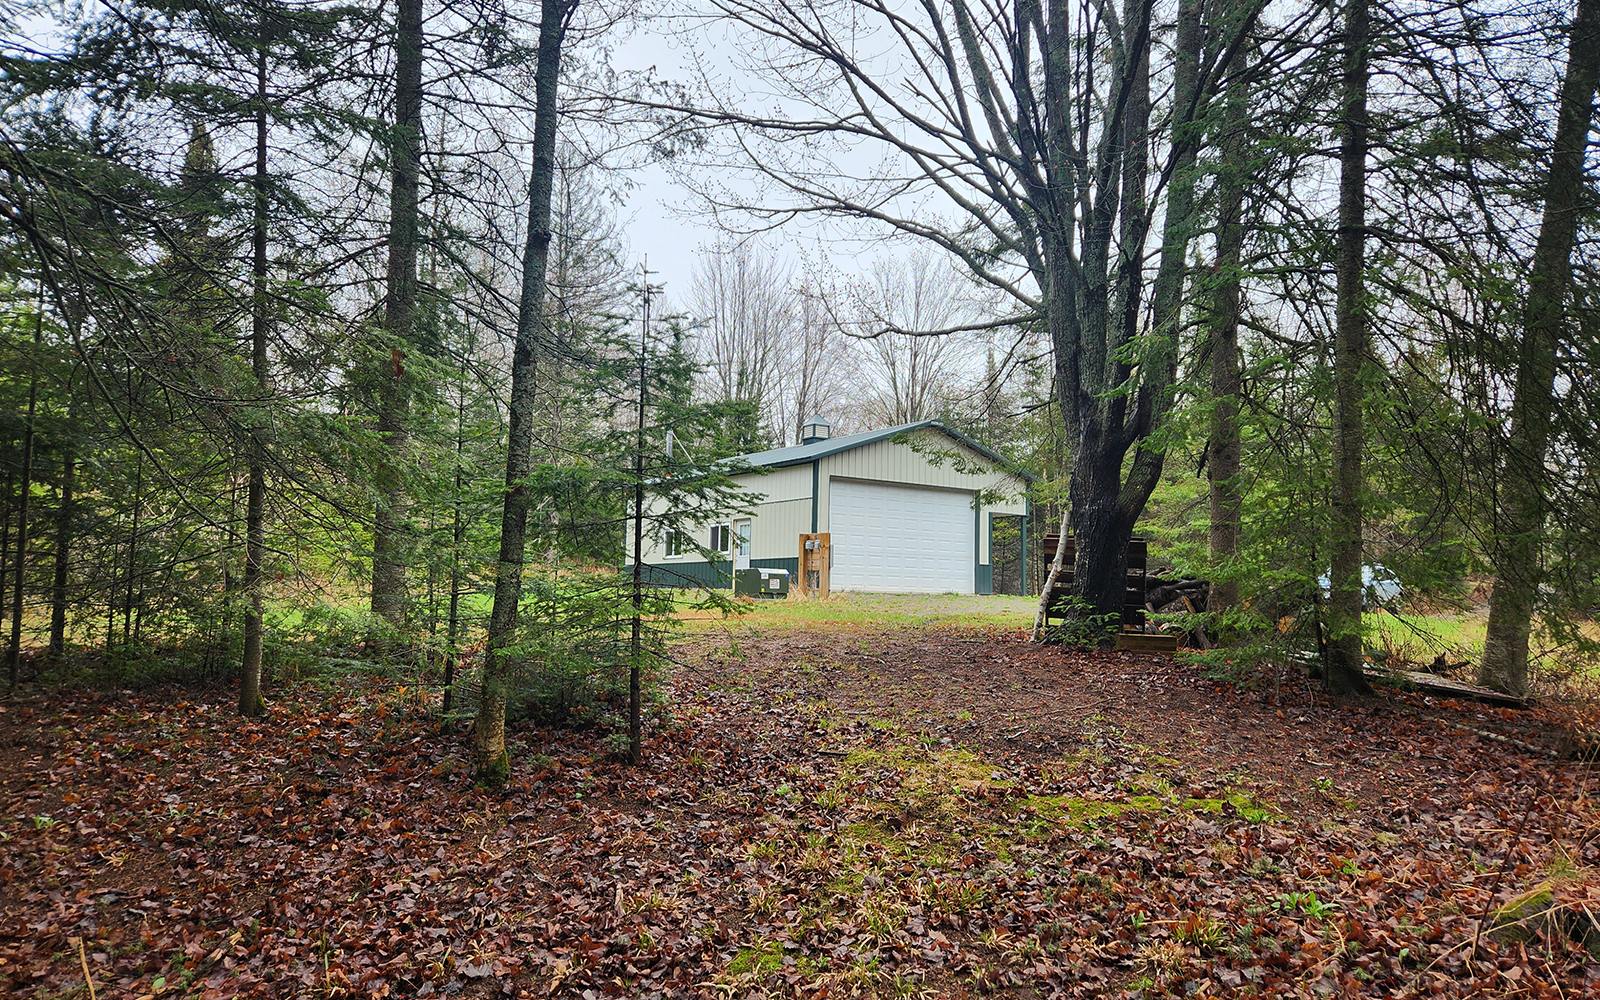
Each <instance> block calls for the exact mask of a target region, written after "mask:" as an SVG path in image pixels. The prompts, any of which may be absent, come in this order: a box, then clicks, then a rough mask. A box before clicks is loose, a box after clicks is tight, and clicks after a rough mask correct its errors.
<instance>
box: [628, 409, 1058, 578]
mask: <svg viewBox="0 0 1600 1000" xmlns="http://www.w3.org/2000/svg"><path fill="white" fill-rule="evenodd" d="M807 430H808V435H807V437H806V440H805V443H803V444H799V445H795V446H793V447H789V448H778V449H775V450H773V451H764V452H760V453H758V454H754V455H746V456H744V459H743V460H744V461H745V462H748V463H749V464H750V465H753V466H756V467H758V468H763V469H766V470H769V471H768V472H767V473H766V474H765V475H761V474H754V473H752V474H750V475H746V476H740V477H738V479H739V482H740V484H741V485H743V486H746V487H747V488H749V489H750V490H752V491H754V492H756V493H758V494H762V495H764V499H763V500H762V501H761V502H760V503H759V504H758V505H756V507H755V508H754V510H753V511H751V512H750V513H748V514H743V513H731V514H730V515H729V516H728V517H727V518H726V519H723V520H719V521H715V522H712V523H708V524H702V525H697V526H695V527H694V528H693V529H692V530H693V531H694V532H695V533H696V535H697V537H696V538H695V541H696V542H697V543H698V544H699V545H702V546H706V547H707V548H710V549H711V550H713V552H715V553H726V556H725V558H724V559H721V560H718V559H713V560H710V561H708V560H707V559H705V558H704V557H703V555H702V554H701V553H698V552H696V551H694V550H693V548H692V547H689V546H685V545H683V544H682V542H681V541H679V542H678V543H677V544H673V543H672V542H673V540H671V539H654V540H649V539H647V541H646V543H645V558H644V563H645V567H646V569H647V570H649V571H650V577H651V579H652V581H653V582H655V583H665V584H671V583H682V584H701V585H706V586H721V587H725V586H728V583H729V580H730V579H731V575H730V572H731V571H733V570H739V569H748V568H766V569H786V570H788V571H789V572H790V573H791V574H794V573H795V572H796V571H797V569H798V565H799V553H798V549H799V545H800V536H801V535H802V534H806V533H817V532H826V533H828V534H829V536H830V545H831V550H832V566H831V589H833V590H862V591H877V592H882V593H946V592H953V593H958V594H972V593H978V594H988V593H992V592H993V590H994V579H995V574H994V563H993V558H994V555H995V553H996V552H997V551H999V549H997V548H996V547H995V546H994V545H993V544H992V542H993V539H994V537H995V534H996V527H997V525H1006V526H1010V527H1009V531H1010V535H1009V537H1010V538H1013V539H1015V538H1016V535H1017V530H1018V528H1020V527H1021V526H1022V525H1024V524H1025V522H1026V518H1025V516H1024V515H1025V514H1026V513H1027V500H1026V498H1025V496H1024V490H1025V487H1026V485H1027V483H1026V480H1027V479H1028V478H1029V477H1028V476H1027V474H1026V473H1022V472H1017V471H1014V470H1010V469H1008V468H1007V467H1006V465H1005V463H1004V462H1003V461H1002V460H1001V458H1000V457H999V456H998V455H996V454H995V453H994V452H992V451H990V450H989V449H987V448H985V447H983V446H982V445H980V444H978V443H977V442H975V441H973V440H972V439H971V438H968V437H967V436H965V435H963V434H961V433H959V432H957V431H954V430H952V429H950V428H948V427H946V426H944V425H943V424H941V423H939V422H938V421H934V420H925V421H922V422H920V423H914V424H903V425H901V426H899V427H889V428H885V429H883V430H877V431H868V432H866V433H862V434H851V435H848V436H846V437H838V438H834V437H829V436H828V425H827V423H826V422H825V421H821V420H814V421H812V422H811V423H809V424H807ZM1022 530H1023V531H1024V532H1025V528H1022ZM629 537H630V540H631V531H630V535H629ZM1020 542H1021V545H1020V551H1018V546H1017V545H1016V544H1015V543H1011V544H1009V545H1007V546H1005V547H1004V549H1005V553H1006V555H1005V558H1006V559H1007V560H1011V559H1015V560H1017V561H1018V565H1019V567H1020V566H1023V565H1026V561H1027V560H1026V548H1027V539H1026V537H1025V535H1024V536H1023V537H1022V538H1021V539H1020ZM630 555H631V553H630ZM626 562H627V563H628V565H629V566H630V567H631V564H632V559H631V558H628V559H627V560H626ZM1008 565H1009V562H1008ZM1018 579H1020V573H1019V574H1018Z"/></svg>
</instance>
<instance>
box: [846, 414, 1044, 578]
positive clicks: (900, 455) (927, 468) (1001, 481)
mask: <svg viewBox="0 0 1600 1000" xmlns="http://www.w3.org/2000/svg"><path fill="white" fill-rule="evenodd" d="M914 433H915V436H916V438H917V439H918V440H919V443H923V442H926V444H927V446H928V447H929V449H930V450H935V451H950V450H955V451H959V452H961V453H962V454H963V455H964V456H965V457H966V458H967V459H969V460H971V461H972V462H973V463H976V464H981V465H985V466H988V465H989V464H990V462H989V459H987V458H985V457H984V456H982V455H979V454H978V453H977V452H974V451H971V450H969V449H968V448H966V447H965V446H964V445H961V444H959V443H957V442H956V441H954V440H952V439H950V438H948V437H946V436H945V435H944V434H941V433H940V432H938V431H936V430H932V429H924V430H921V431H916V432H914ZM831 478H839V479H861V480H866V481H868V482H882V483H905V484H909V485H914V486H934V487H940V488H943V489H955V490H966V491H972V490H998V491H1000V492H1001V493H1003V494H1006V495H1007V497H1008V499H1006V500H1005V501H1003V502H1000V503H995V504H985V505H984V506H983V509H982V510H981V511H979V520H978V526H979V527H978V546H979V550H978V561H979V562H982V563H988V562H989V532H988V531H987V530H985V529H986V526H987V524H988V515H989V514H991V513H993V514H1025V513H1027V510H1028V505H1027V501H1026V500H1025V499H1024V497H1023V488H1024V487H1023V483H1022V480H1021V479H1020V478H1018V477H1017V476H1014V475H1012V474H1010V473H1008V472H1002V471H1000V470H999V469H995V471H994V472H992V473H985V474H981V475H974V474H972V473H970V472H964V471H961V470H958V469H956V468H954V467H953V466H952V465H951V463H948V462H946V463H945V464H943V465H936V464H934V463H933V462H932V461H930V460H929V458H928V456H927V455H924V454H921V453H919V452H917V451H914V450H913V449H912V448H911V447H910V446H908V445H903V444H898V443H896V442H894V441H892V440H890V441H877V442H874V443H873V444H869V445H865V446H863V447H860V448H852V449H851V450H850V451H847V452H842V453H841V454H838V455H830V456H829V457H827V458H824V459H822V466H821V475H820V477H819V479H820V482H819V483H818V487H817V492H818V497H817V522H818V523H817V530H818V531H827V530H828V501H829V489H828V485H829V480H830V479H831Z"/></svg>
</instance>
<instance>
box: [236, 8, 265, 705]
mask: <svg viewBox="0 0 1600 1000" xmlns="http://www.w3.org/2000/svg"><path fill="white" fill-rule="evenodd" d="M254 186H255V191H254V195H255V209H254V213H255V218H254V220H253V222H254V225H253V227H252V230H251V237H250V239H251V244H252V246H251V250H252V255H251V289H250V372H251V374H252V375H253V376H254V377H255V392H256V407H257V411H256V412H257V413H258V414H260V413H262V412H264V411H263V410H262V407H263V406H264V405H265V402H266V396H267V32H266V26H265V22H263V25H262V31H261V47H260V49H259V50H258V51H257V53H256V171H255V178H254ZM261 425H262V421H261V420H259V419H257V420H252V421H251V423H250V427H249V428H248V430H249V434H250V440H249V443H248V444H247V446H246V447H248V448H249V457H248V460H247V461H248V466H249V472H248V475H249V485H248V486H247V487H246V492H245V510H244V591H245V602H246V603H245V612H244V657H243V662H242V663H241V664H240V671H239V675H240V676H239V714H240V715H243V716H245V717H247V718H253V717H255V716H259V715H263V714H265V712H266V710H267V706H266V703H265V702H263V701H262V700H261V639H262V634H261V633H262V627H261V626H262V622H261V611H262V593H261V590H262V583H263V579H262V578H263V575H264V574H263V564H264V561H265V556H266V547H267V545H266V542H267V536H266V505H267V469H266V454H265V452H266V441H265V439H264V434H265V432H266V429H265V428H264V427H263V426H261Z"/></svg>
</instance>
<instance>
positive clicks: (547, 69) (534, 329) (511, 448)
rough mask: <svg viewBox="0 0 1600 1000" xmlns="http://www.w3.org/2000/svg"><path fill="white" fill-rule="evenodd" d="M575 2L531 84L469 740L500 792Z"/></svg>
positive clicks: (547, 24) (568, 1) (480, 778)
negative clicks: (488, 601)
mask: <svg viewBox="0 0 1600 1000" xmlns="http://www.w3.org/2000/svg"><path fill="white" fill-rule="evenodd" d="M577 5H578V0H542V2H541V4H540V18H539V50H538V55H537V57H536V63H535V73H536V74H537V75H536V76H535V78H534V118H533V167H532V171H531V172H530V174H529V177H528V244H527V247H526V248H525V250H524V252H523V257H522V295H521V298H520V301H519V302H518V306H517V342H516V346H515V347H514V348H513V349H512V354H511V398H510V402H509V406H508V409H509V411H510V413H509V426H508V428H507V433H506V486H505V490H506V494H505V507H504V510H503V512H502V514H501V520H500V558H499V561H498V562H497V563H496V566H495V579H494V605H493V607H492V608H491V610H490V612H489V636H488V641H487V642H486V643H485V645H484V651H483V696H482V698H481V699H480V700H479V702H478V722H477V727H476V729H475V737H474V741H473V748H472V749H473V753H472V765H473V771H474V777H475V780H476V781H477V782H478V783H479V784H480V785H485V786H491V787H493V786H499V785H501V784H504V783H505V780H506V778H507V777H509V775H510V770H511V762H510V759H509V758H508V757H507V755H506V694H507V692H506V682H507V677H506V669H505V668H506V664H505V662H504V660H503V658H502V656H501V651H502V650H503V649H505V647H506V646H507V645H508V644H510V643H511V642H512V641H513V639H514V638H515V635H516V630H517V610H518V603H519V602H520V601H521V599H522V563H523V558H524V553H525V551H526V548H527V530H528V487H527V484H526V479H527V476H528V473H529V472H530V471H531V462H532V454H533V420H534V416H535V410H534V405H535V402H536V399H535V396H536V389H537V387H538V385H537V383H538V374H539V354H540V351H541V349H542V346H543V341H544V339H545V329H544V323H545V315H544V298H545V278H546V268H547V266H548V264H549V261H550V202H551V198H552V195H553V193H554V179H555V154H556V123H557V107H556V99H557V94H558V89H557V87H558V84H559V82H560V80H559V76H560V73H561V47H562V43H563V42H564V41H565V40H566V33H567V22H568V19H569V18H570V17H571V16H572V13H573V11H574V10H576V9H577Z"/></svg>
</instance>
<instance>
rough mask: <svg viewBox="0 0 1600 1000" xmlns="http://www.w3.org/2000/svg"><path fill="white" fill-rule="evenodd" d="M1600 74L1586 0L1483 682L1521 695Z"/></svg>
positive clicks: (1502, 507) (1596, 29)
mask: <svg viewBox="0 0 1600 1000" xmlns="http://www.w3.org/2000/svg"><path fill="white" fill-rule="evenodd" d="M1597 77H1600V0H1578V11H1577V15H1576V17H1575V18H1574V20H1573V24H1572V34H1571V37H1570V39H1569V40H1568V44H1567V71H1566V77H1565V79H1564V80H1563V81H1562V84H1561V107H1560V109H1559V111H1558V112H1557V118H1556V135H1555V146H1554V148H1553V149H1552V150H1551V155H1550V173H1549V175H1548V177H1546V179H1545V193H1544V217H1543V218H1542V219H1541V220H1540V224H1539V238H1538V241H1537V242H1536V243H1535V245H1534V250H1533V268H1532V271H1531V273H1530V274H1529V276H1528V298H1527V303H1526V305H1525V306H1524V311H1523V336H1522V343H1521V345H1520V347H1519V349H1518V353H1517V382H1516V389H1515V395H1514V396H1513V397H1512V403H1511V439H1510V441H1509V442H1508V448H1507V453H1506V464H1505V467H1504V469H1502V470H1501V475H1500V497H1499V500H1500V502H1499V509H1498V510H1497V511H1496V520H1497V522H1498V523H1497V524H1496V526H1495V527H1496V531H1495V534H1496V549H1495V582H1494V593H1493V594H1492V595H1491V596H1490V598H1489V627H1488V634H1487V636H1486V637H1485V639H1484V644H1483V663H1482V664H1481V665H1480V666H1479V668H1478V683H1480V684H1484V685H1487V686H1489V687H1494V688H1499V689H1500V690H1502V691H1509V692H1512V693H1515V694H1523V693H1525V692H1526V691H1527V690H1528V640H1529V635H1530V633H1531V631H1532V627H1533V625H1532V623H1533V612H1534V608H1535V606H1536V603H1537V599H1538V594H1539V580H1540V576H1541V561H1542V555H1543V541H1544V527H1545V520H1546V517H1547V515H1548V513H1549V507H1548V503H1549V498H1548V496H1547V494H1546V491H1545V484H1546V482H1547V481H1548V478H1549V477H1548V475H1547V473H1546V471H1545V458H1546V454H1547V452H1548V450H1549V446H1550V423H1551V416H1552V413H1553V410H1554V407H1555V398H1554V395H1553V393H1554V388H1555V376H1556V353H1557V350H1558V347H1559V345H1560V342H1561V327H1562V324H1563V322H1564V320H1565V307H1566V298H1567V291H1568V289H1569V287H1570V285H1571V281H1572V263H1571V261H1572V247H1573V244H1574V242H1575V241H1576V238H1577V227H1578V207H1579V203H1580V201H1581V199H1582V195H1583V160H1584V154H1585V152H1586V148H1587V144H1588V135H1589V127H1590V116H1591V111H1592V109H1593V103H1594V95H1595V88H1596V86H1597Z"/></svg>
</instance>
